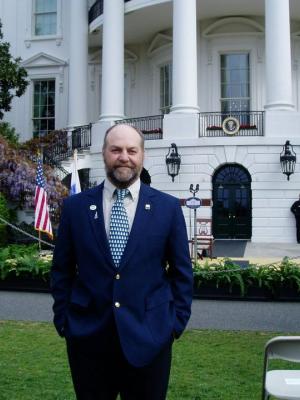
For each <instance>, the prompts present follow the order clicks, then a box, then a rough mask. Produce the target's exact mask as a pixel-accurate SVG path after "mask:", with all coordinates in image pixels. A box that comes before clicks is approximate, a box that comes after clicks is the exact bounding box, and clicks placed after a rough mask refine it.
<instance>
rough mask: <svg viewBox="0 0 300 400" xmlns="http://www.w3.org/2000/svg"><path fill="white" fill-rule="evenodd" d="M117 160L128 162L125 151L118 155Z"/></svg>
mask: <svg viewBox="0 0 300 400" xmlns="http://www.w3.org/2000/svg"><path fill="white" fill-rule="evenodd" d="M119 160H121V161H123V162H126V161H128V160H129V157H128V153H127V151H126V150H123V151H122V152H121V153H120V156H119Z"/></svg>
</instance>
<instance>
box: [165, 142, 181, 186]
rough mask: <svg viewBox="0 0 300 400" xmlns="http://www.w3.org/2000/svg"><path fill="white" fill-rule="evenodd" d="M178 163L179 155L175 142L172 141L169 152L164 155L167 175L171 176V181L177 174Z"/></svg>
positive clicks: (179, 160)
mask: <svg viewBox="0 0 300 400" xmlns="http://www.w3.org/2000/svg"><path fill="white" fill-rule="evenodd" d="M180 163H181V156H180V155H179V154H178V151H177V146H176V144H175V143H172V144H171V147H169V152H168V154H167V155H166V164H167V169H168V175H170V176H171V177H172V182H174V178H175V176H177V175H178V174H179V169H180Z"/></svg>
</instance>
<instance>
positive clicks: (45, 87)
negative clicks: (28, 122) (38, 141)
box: [33, 79, 55, 137]
mask: <svg viewBox="0 0 300 400" xmlns="http://www.w3.org/2000/svg"><path fill="white" fill-rule="evenodd" d="M54 129H55V80H54V79H48V80H39V81H34V83H33V137H41V136H45V135H47V134H48V133H49V132H51V131H53V130H54Z"/></svg>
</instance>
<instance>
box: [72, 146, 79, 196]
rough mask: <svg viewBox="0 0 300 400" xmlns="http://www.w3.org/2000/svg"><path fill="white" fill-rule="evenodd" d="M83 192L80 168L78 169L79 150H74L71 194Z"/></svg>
mask: <svg viewBox="0 0 300 400" xmlns="http://www.w3.org/2000/svg"><path fill="white" fill-rule="evenodd" d="M80 192H81V187H80V181H79V175H78V169H77V150H76V149H75V150H74V160H73V164H72V175H71V188H70V196H72V195H73V194H76V193H80Z"/></svg>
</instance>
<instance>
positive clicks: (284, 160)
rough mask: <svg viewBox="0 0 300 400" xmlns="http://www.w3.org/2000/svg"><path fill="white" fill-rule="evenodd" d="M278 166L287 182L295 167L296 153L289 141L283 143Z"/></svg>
mask: <svg viewBox="0 0 300 400" xmlns="http://www.w3.org/2000/svg"><path fill="white" fill-rule="evenodd" d="M280 164H281V170H282V173H283V174H285V175H286V176H287V180H288V181H289V180H290V175H292V174H293V173H294V171H295V165H296V153H295V152H294V149H293V146H292V145H291V144H290V141H289V140H287V141H286V142H285V145H284V146H283V149H282V152H281V153H280Z"/></svg>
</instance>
